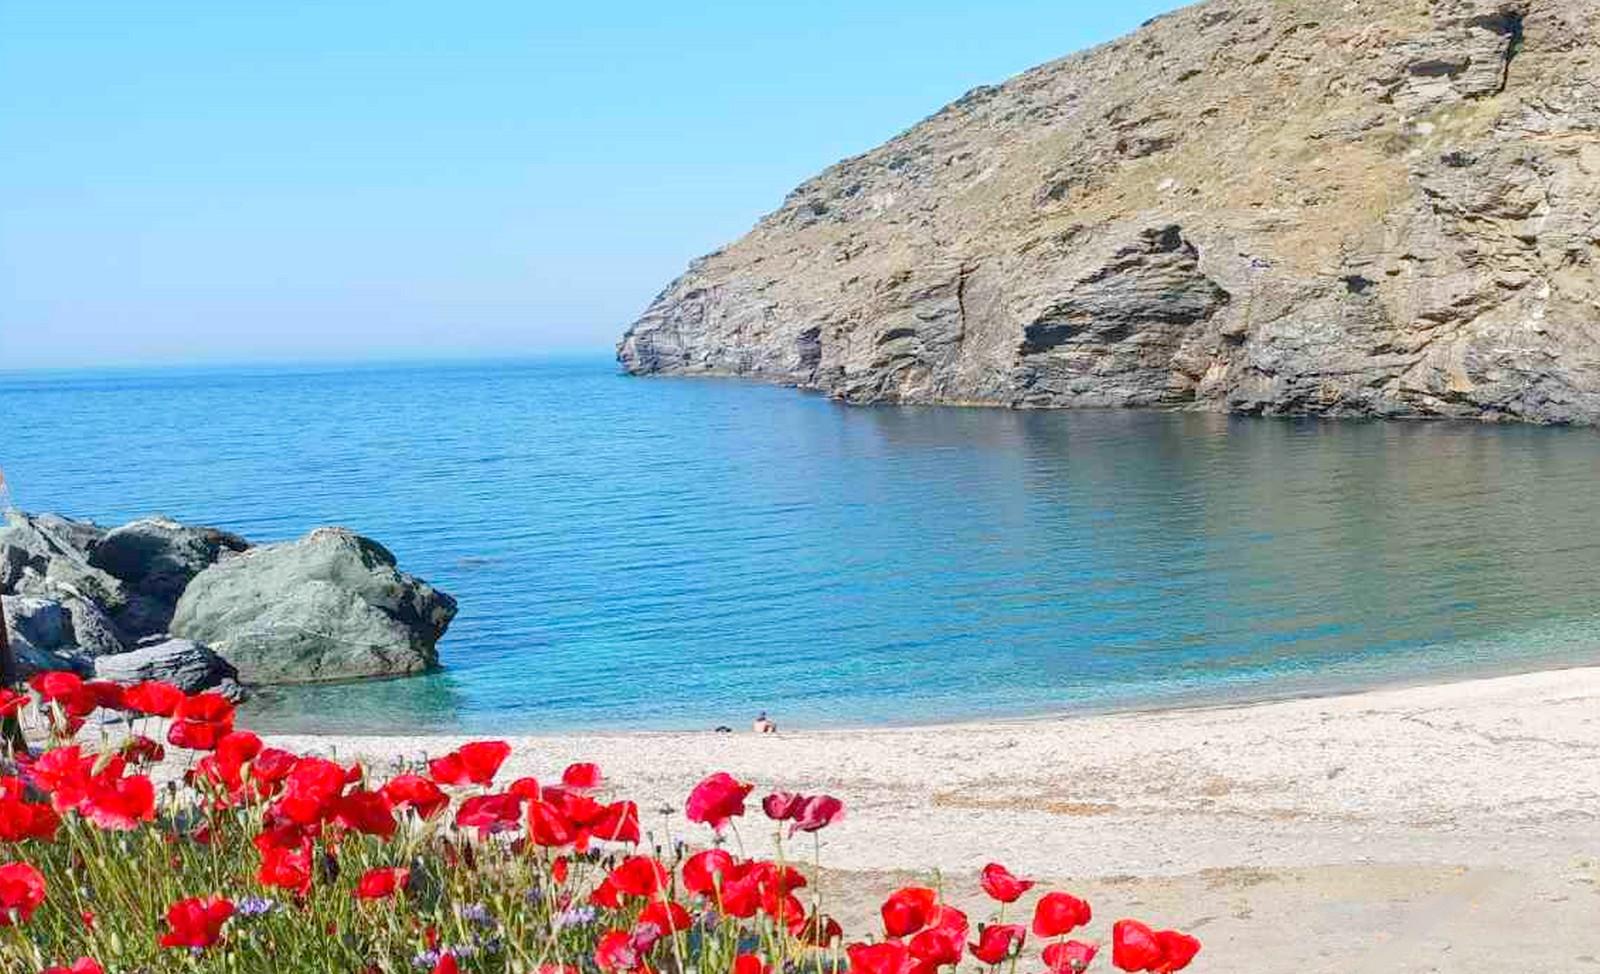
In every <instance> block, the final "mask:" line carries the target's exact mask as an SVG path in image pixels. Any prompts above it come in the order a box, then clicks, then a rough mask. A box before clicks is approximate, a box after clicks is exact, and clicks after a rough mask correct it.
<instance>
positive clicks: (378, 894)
mask: <svg viewBox="0 0 1600 974" xmlns="http://www.w3.org/2000/svg"><path fill="white" fill-rule="evenodd" d="M410 881H411V870H409V869H400V868H394V867H387V868H380V869H369V870H367V871H366V872H364V873H362V874H361V878H360V879H359V880H357V881H356V889H355V895H356V898H357V899H363V900H384V899H388V898H389V897H391V896H393V895H394V894H395V893H397V892H399V891H400V890H402V889H405V887H406V884H407V883H409V882H410Z"/></svg>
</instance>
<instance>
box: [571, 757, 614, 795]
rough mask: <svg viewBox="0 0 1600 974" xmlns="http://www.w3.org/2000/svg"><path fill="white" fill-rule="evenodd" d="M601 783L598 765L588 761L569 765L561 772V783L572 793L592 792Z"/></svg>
mask: <svg viewBox="0 0 1600 974" xmlns="http://www.w3.org/2000/svg"><path fill="white" fill-rule="evenodd" d="M603 781H604V779H603V778H602V777H601V775H600V765H598V764H593V763H590V762H588V761H582V762H579V763H577V764H569V765H567V769H566V770H565V771H563V772H561V783H562V784H563V785H566V786H567V787H568V788H571V789H572V790H573V791H594V790H595V789H596V788H599V787H600V785H601V783H602V782H603Z"/></svg>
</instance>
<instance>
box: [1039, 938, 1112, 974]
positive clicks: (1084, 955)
mask: <svg viewBox="0 0 1600 974" xmlns="http://www.w3.org/2000/svg"><path fill="white" fill-rule="evenodd" d="M1099 952H1100V946H1099V945H1098V944H1086V943H1084V942H1083V941H1081V940H1068V941H1064V942H1061V943H1054V944H1050V945H1049V946H1048V947H1046V948H1045V949H1044V951H1043V957H1044V963H1045V966H1046V967H1048V968H1050V971H1051V974H1083V971H1084V970H1086V969H1087V968H1088V967H1089V964H1090V962H1091V961H1093V960H1094V955H1095V954H1098V953H1099Z"/></svg>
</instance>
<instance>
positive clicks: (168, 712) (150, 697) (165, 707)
mask: <svg viewBox="0 0 1600 974" xmlns="http://www.w3.org/2000/svg"><path fill="white" fill-rule="evenodd" d="M186 696H187V694H185V693H184V692H183V691H182V690H179V689H178V688H177V687H175V686H173V685H172V684H170V683H167V682H165V681H163V680H145V681H144V682H142V683H135V684H134V685H133V686H131V687H128V688H127V689H126V690H124V691H122V704H123V706H124V707H127V708H128V709H129V710H137V711H138V712H140V713H142V714H149V715H150V716H152V717H171V716H172V715H173V713H175V712H176V711H177V709H178V705H179V704H181V703H183V700H184V697H186Z"/></svg>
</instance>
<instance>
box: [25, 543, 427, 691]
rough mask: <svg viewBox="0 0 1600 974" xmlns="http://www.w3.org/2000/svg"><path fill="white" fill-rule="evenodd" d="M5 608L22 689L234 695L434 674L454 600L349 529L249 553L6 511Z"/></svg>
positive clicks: (245, 546)
mask: <svg viewBox="0 0 1600 974" xmlns="http://www.w3.org/2000/svg"><path fill="white" fill-rule="evenodd" d="M0 605H3V608H4V614H5V625H6V634H7V637H8V641H9V643H10V646H11V650H12V653H13V655H14V657H15V660H16V663H17V667H18V670H19V672H18V673H16V674H14V675H15V676H16V677H19V678H23V677H28V676H30V675H32V674H33V673H36V672H39V671H41V670H70V671H73V672H76V673H80V674H82V675H85V676H90V675H92V676H97V677H100V678H103V679H109V680H115V681H117V682H120V683H135V682H138V681H140V680H149V679H162V680H168V681H171V682H173V683H176V684H178V685H179V686H180V687H182V688H183V689H184V690H186V691H189V692H193V691H196V690H205V689H218V690H221V691H222V692H224V693H227V694H229V695H231V696H235V697H238V696H242V695H243V694H244V692H245V691H244V686H247V685H251V684H283V683H312V682H321V681H329V680H347V679H356V678H360V677H386V676H400V675H404V674H409V673H418V672H422V671H424V670H429V669H432V668H434V667H436V666H438V663H439V657H438V651H437V648H436V647H437V643H438V641H439V639H440V638H441V637H442V636H443V635H444V633H445V630H446V629H447V628H448V627H449V625H450V622H451V620H452V619H454V618H455V614H456V602H455V600H454V599H453V598H451V597H450V596H448V595H446V594H444V593H443V592H440V591H439V590H438V589H435V588H434V587H433V586H431V585H429V584H428V583H427V582H424V581H422V580H421V579H419V578H417V577H416V576H414V575H410V574H407V573H405V572H402V571H400V570H399V568H398V567H397V565H396V562H395V557H394V555H393V554H391V553H390V552H389V551H388V549H386V548H384V547H383V546H382V545H380V544H378V543H377V542H376V541H373V540H371V539H370V538H364V537H362V536H360V535H358V534H355V533H353V532H351V531H348V530H345V529H343V528H318V529H317V530H315V531H313V532H311V533H310V534H309V535H307V536H305V537H304V538H301V539H300V540H298V541H291V542H284V543H281V544H270V545H252V544H251V543H250V542H248V541H246V540H245V539H243V538H241V537H239V536H237V535H234V534H229V533H227V532H225V531H219V530H217V529H215V528H206V527H193V526H190V525H185V524H180V523H178V522H176V521H172V520H168V519H166V518H160V517H154V518H144V519H141V520H138V521H133V522H131V523H129V524H125V525H123V526H121V527H118V528H113V529H111V530H107V529H105V528H102V527H100V526H99V525H96V524H94V523H92V522H89V521H77V520H72V519H70V518H64V517H60V516H58V515H54V514H40V515H37V516H32V515H28V514H24V513H21V512H18V511H10V512H7V513H6V515H5V519H4V521H3V523H0Z"/></svg>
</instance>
